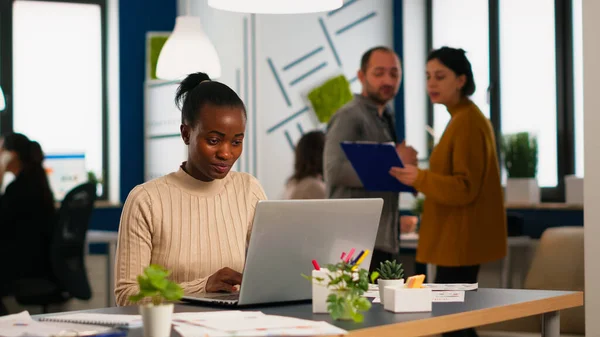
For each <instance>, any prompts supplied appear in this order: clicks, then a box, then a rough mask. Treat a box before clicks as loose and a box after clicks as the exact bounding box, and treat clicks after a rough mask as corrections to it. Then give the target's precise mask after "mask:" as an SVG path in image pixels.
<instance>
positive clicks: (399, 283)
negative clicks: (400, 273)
mask: <svg viewBox="0 0 600 337" xmlns="http://www.w3.org/2000/svg"><path fill="white" fill-rule="evenodd" d="M377 284H378V285H379V299H380V300H381V304H383V303H385V302H384V298H383V296H384V289H385V287H395V288H402V287H403V286H404V279H403V278H401V279H399V280H382V279H377Z"/></svg>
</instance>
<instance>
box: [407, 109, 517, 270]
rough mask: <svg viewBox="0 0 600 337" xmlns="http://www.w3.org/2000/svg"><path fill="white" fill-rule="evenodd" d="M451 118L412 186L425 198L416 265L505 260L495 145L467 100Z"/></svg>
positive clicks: (486, 124) (482, 118)
mask: <svg viewBox="0 0 600 337" xmlns="http://www.w3.org/2000/svg"><path fill="white" fill-rule="evenodd" d="M449 112H450V115H451V116H452V118H451V120H450V122H449V123H448V126H447V127H446V131H445V132H444V134H443V136H442V138H441V139H440V141H439V144H438V145H437V146H436V147H435V148H434V150H433V152H432V153H431V157H430V159H429V170H419V173H418V176H417V180H416V182H415V184H414V187H415V188H416V189H417V190H418V191H419V192H422V193H423V194H424V195H425V203H424V205H423V214H422V218H421V227H420V230H419V246H418V249H417V261H419V262H421V263H432V264H435V265H440V266H446V267H454V266H471V265H477V264H482V263H485V262H490V261H494V260H498V259H501V258H503V257H504V256H505V255H506V240H507V233H506V210H505V208H504V200H503V199H504V198H503V192H502V185H501V183H500V168H499V166H498V157H497V152H496V141H495V137H494V132H493V129H492V126H491V123H490V122H489V120H488V119H487V118H486V117H485V116H484V115H483V114H482V113H481V111H480V110H479V108H478V107H477V106H476V105H475V104H474V103H473V102H471V101H470V100H468V99H465V100H463V101H461V102H460V103H459V104H458V105H457V106H456V107H454V108H452V109H449Z"/></svg>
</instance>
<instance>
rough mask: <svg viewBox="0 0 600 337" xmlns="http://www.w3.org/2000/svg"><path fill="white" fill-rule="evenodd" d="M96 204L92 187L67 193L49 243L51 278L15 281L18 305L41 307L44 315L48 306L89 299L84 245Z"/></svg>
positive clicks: (87, 186)
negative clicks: (73, 299)
mask: <svg viewBox="0 0 600 337" xmlns="http://www.w3.org/2000/svg"><path fill="white" fill-rule="evenodd" d="M95 200H96V185H95V184H93V183H86V184H82V185H79V186H77V187H75V188H74V189H72V190H71V191H69V193H67V195H66V196H65V198H64V200H63V201H62V203H61V207H60V209H59V211H58V218H57V222H56V224H55V226H54V230H53V236H52V241H51V243H50V261H51V265H52V275H49V276H48V277H45V278H30V279H23V280H19V281H17V282H16V284H15V287H14V288H15V294H14V295H15V299H16V300H17V302H18V303H20V304H22V305H41V306H42V308H43V312H44V313H47V312H48V306H49V305H52V304H63V303H65V302H66V301H68V300H69V299H71V298H77V299H81V300H89V299H90V298H91V297H92V292H91V289H90V284H89V282H88V277H87V270H86V268H85V244H86V233H87V229H88V224H89V221H90V217H91V215H92V210H93V208H94V202H95Z"/></svg>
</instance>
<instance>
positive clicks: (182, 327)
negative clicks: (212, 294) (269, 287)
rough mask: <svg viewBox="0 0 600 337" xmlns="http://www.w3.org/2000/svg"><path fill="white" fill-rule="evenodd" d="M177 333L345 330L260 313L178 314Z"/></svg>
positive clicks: (211, 335)
mask: <svg viewBox="0 0 600 337" xmlns="http://www.w3.org/2000/svg"><path fill="white" fill-rule="evenodd" d="M173 324H174V326H175V330H177V332H178V333H179V334H180V335H181V336H182V337H198V336H206V337H225V336H309V335H341V334H346V333H347V332H346V331H345V330H342V329H339V328H337V327H335V326H333V325H331V324H329V323H327V322H315V321H309V320H304V319H298V318H292V317H285V316H274V315H265V314H263V313H261V312H259V311H215V312H193V313H177V314H174V315H173Z"/></svg>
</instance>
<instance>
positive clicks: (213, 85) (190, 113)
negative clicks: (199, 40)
mask: <svg viewBox="0 0 600 337" xmlns="http://www.w3.org/2000/svg"><path fill="white" fill-rule="evenodd" d="M175 104H176V105H177V107H178V108H179V110H181V123H182V124H188V125H192V126H193V125H195V124H196V122H197V121H198V116H199V115H200V112H201V110H202V108H204V106H205V105H207V104H212V105H216V106H228V107H236V108H241V109H242V110H243V111H244V118H245V117H246V107H245V106H244V102H242V100H241V99H240V97H239V96H238V95H237V94H236V93H235V91H233V90H232V89H231V88H230V87H228V86H227V85H225V84H223V83H220V82H215V81H211V80H210V78H209V77H208V75H206V74H205V73H193V74H189V75H188V76H187V77H186V78H185V79H184V80H183V81H181V83H180V84H179V87H178V88H177V93H176V94H175Z"/></svg>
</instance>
